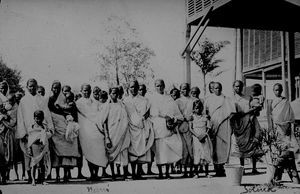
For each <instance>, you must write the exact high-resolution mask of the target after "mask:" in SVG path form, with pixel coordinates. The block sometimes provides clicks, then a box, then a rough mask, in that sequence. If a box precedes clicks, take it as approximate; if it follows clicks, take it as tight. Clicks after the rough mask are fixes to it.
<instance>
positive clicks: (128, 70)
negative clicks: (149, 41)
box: [97, 17, 155, 86]
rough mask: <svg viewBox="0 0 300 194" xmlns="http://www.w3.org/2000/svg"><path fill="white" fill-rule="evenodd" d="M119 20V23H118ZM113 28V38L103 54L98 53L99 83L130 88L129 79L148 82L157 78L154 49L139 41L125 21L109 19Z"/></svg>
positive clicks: (133, 29) (109, 31) (109, 28)
mask: <svg viewBox="0 0 300 194" xmlns="http://www.w3.org/2000/svg"><path fill="white" fill-rule="evenodd" d="M116 20H117V24H116ZM108 21H109V22H113V23H114V25H110V26H109V27H107V33H109V35H110V36H112V39H111V42H109V43H107V45H106V46H105V47H104V50H103V52H101V53H99V54H98V57H97V58H98V63H99V65H100V73H99V75H98V79H99V80H105V81H106V82H107V83H108V85H112V84H117V85H120V84H122V85H124V86H127V85H128V83H129V81H130V80H134V79H136V80H139V81H143V82H147V79H149V78H152V79H153V78H154V72H153V70H152V67H151V64H150V59H151V57H153V56H155V53H154V51H153V50H152V49H150V48H149V47H147V46H145V45H144V43H143V42H141V41H140V40H138V39H137V38H136V37H137V35H138V34H137V32H136V30H135V28H132V27H131V26H130V24H129V23H128V22H126V21H122V20H121V19H120V18H116V17H112V18H110V19H109V20H108Z"/></svg>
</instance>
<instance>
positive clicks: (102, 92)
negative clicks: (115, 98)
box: [99, 90, 108, 99]
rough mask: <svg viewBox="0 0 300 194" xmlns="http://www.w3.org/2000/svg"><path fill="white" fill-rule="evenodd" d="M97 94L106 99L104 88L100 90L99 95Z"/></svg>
mask: <svg viewBox="0 0 300 194" xmlns="http://www.w3.org/2000/svg"><path fill="white" fill-rule="evenodd" d="M99 96H100V99H108V94H107V92H106V91H104V90H101V91H100V95H99Z"/></svg>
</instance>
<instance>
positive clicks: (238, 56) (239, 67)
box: [235, 29, 243, 80]
mask: <svg viewBox="0 0 300 194" xmlns="http://www.w3.org/2000/svg"><path fill="white" fill-rule="evenodd" d="M235 34H236V39H235V40H236V48H235V52H236V53H235V67H236V68H235V71H236V72H235V79H237V80H243V50H242V49H243V29H236V33H235Z"/></svg>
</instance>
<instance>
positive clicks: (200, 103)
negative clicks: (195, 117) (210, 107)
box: [193, 100, 203, 110]
mask: <svg viewBox="0 0 300 194" xmlns="http://www.w3.org/2000/svg"><path fill="white" fill-rule="evenodd" d="M196 107H200V108H201V109H203V103H202V102H201V100H195V101H194V102H193V110H195V108H196Z"/></svg>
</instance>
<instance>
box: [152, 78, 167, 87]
mask: <svg viewBox="0 0 300 194" xmlns="http://www.w3.org/2000/svg"><path fill="white" fill-rule="evenodd" d="M157 82H161V83H162V84H163V86H164V87H166V85H165V82H164V80H163V79H157V80H155V82H154V85H155V84H156V83H157Z"/></svg>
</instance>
